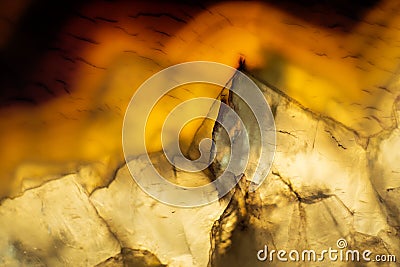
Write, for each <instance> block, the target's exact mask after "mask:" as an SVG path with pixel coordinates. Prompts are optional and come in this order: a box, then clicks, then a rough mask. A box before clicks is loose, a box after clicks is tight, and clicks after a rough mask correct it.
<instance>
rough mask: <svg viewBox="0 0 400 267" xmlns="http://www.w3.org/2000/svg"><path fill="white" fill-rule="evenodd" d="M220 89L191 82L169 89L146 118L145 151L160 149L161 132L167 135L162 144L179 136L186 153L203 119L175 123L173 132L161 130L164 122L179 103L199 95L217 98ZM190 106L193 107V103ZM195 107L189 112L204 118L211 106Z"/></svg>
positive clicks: (211, 85)
mask: <svg viewBox="0 0 400 267" xmlns="http://www.w3.org/2000/svg"><path fill="white" fill-rule="evenodd" d="M222 90H223V88H222V87H220V86H217V85H213V84H207V83H192V84H186V85H182V86H179V87H177V88H175V89H173V90H171V91H170V92H169V93H168V94H167V95H164V96H163V97H162V98H161V99H160V100H159V101H158V102H157V103H156V104H155V106H154V108H153V109H152V111H151V113H150V115H149V117H148V120H147V124H146V129H145V131H146V134H145V138H146V140H145V142H146V149H147V151H148V152H156V151H160V150H161V149H162V143H161V141H162V139H161V134H165V135H167V136H166V137H165V139H164V140H166V143H165V144H163V145H164V146H167V145H168V143H170V142H171V140H176V137H179V143H180V145H181V150H182V152H183V153H186V152H187V151H188V149H189V146H190V145H191V143H192V142H193V139H194V136H195V133H196V131H197V129H199V127H200V125H201V124H202V123H203V121H204V119H202V118H198V119H194V120H191V121H188V122H187V123H186V124H183V125H180V124H177V125H175V127H174V129H176V131H175V132H167V131H163V125H164V122H165V121H166V119H167V117H168V116H169V115H170V114H171V112H173V110H174V109H175V108H176V107H177V106H178V105H179V104H181V103H184V102H185V101H188V100H190V99H193V98H199V97H206V98H211V99H217V98H218V95H219V94H220V93H221V91H222ZM191 108H192V109H193V105H192V106H191ZM196 108H197V110H190V112H194V113H198V114H200V115H201V116H203V118H204V117H206V115H207V114H208V113H209V111H210V109H211V106H209V105H207V106H201V105H197V106H196ZM138 116H140V114H138Z"/></svg>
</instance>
